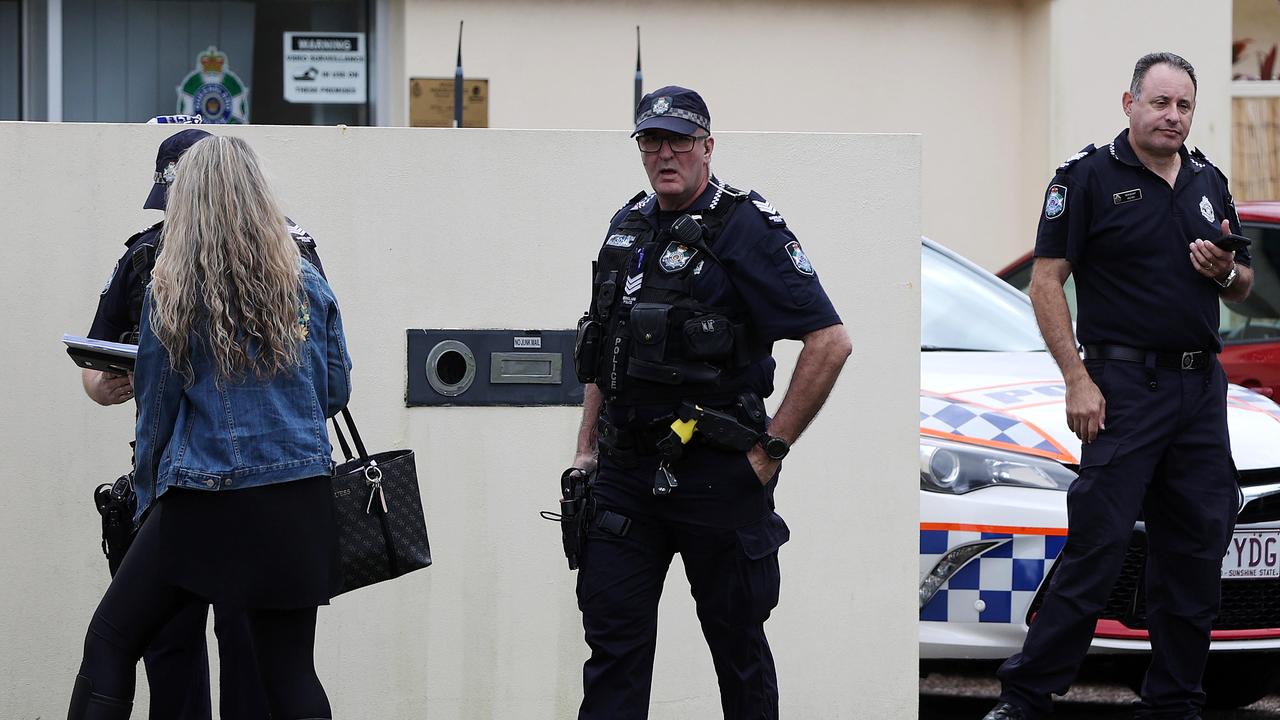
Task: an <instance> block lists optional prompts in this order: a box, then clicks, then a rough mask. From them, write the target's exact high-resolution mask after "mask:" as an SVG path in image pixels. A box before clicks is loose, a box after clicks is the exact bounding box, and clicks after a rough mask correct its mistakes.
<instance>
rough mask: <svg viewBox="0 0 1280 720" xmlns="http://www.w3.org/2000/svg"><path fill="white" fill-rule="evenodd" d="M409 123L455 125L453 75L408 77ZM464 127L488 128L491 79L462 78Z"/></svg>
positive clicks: (417, 125) (415, 125) (412, 124)
mask: <svg viewBox="0 0 1280 720" xmlns="http://www.w3.org/2000/svg"><path fill="white" fill-rule="evenodd" d="M409 126H410V127H453V78H451V77H450V78H410V79H409ZM462 126H463V127H489V80H488V78H481V79H476V78H463V80H462Z"/></svg>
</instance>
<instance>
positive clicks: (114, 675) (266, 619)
mask: <svg viewBox="0 0 1280 720" xmlns="http://www.w3.org/2000/svg"><path fill="white" fill-rule="evenodd" d="M148 525H150V526H151V527H150V528H148ZM154 525H155V524H154V523H144V524H143V527H142V530H141V531H139V533H138V537H137V539H136V540H134V543H133V545H132V546H131V547H130V548H129V553H128V555H126V556H125V559H124V562H123V563H122V564H121V565H120V569H119V571H117V572H116V575H115V577H114V578H113V579H112V581H111V585H110V587H108V588H107V592H106V594H105V595H104V596H103V597H102V601H101V602H100V603H98V609H97V610H96V611H95V612H94V613H93V620H92V621H90V623H89V632H88V633H87V634H86V636H85V640H84V659H83V660H82V661H81V663H80V674H81V675H83V676H85V677H86V678H88V679H89V681H90V682H91V683H92V684H93V691H94V692H95V693H98V694H101V695H107V696H109V697H113V698H118V699H121V700H131V699H133V690H134V684H135V682H136V680H135V671H136V668H137V664H138V660H139V659H140V658H141V657H142V653H143V650H144V649H145V648H146V647H147V645H149V644H150V643H151V640H152V638H154V637H155V635H156V633H157V632H159V631H160V629H161V628H162V627H163V626H164V624H165V623H166V622H168V621H169V620H170V619H171V618H173V617H174V616H175V615H177V614H178V613H180V612H182V611H183V610H185V609H187V608H188V607H189V606H191V605H193V604H202V603H208V602H209V600H208V599H207V598H201V597H199V596H197V595H195V594H193V593H191V592H188V591H187V590H184V589H182V588H180V587H177V586H175V585H172V584H170V583H168V582H167V581H166V580H165V579H164V578H163V577H162V572H161V568H163V567H164V566H165V564H167V563H169V562H173V561H175V558H173V557H171V556H170V555H168V554H167V551H169V549H167V548H165V547H162V546H161V544H160V543H159V542H158V540H159V538H158V537H157V535H156V532H155V530H156V528H155V526H154ZM149 530H150V531H149ZM179 561H180V560H179ZM248 614H249V627H250V631H251V634H252V636H253V645H254V651H255V653H256V654H257V657H258V668H259V673H260V674H261V676H262V684H263V686H264V688H265V689H266V693H267V702H268V705H269V706H270V708H271V716H272V718H273V720H301V719H302V718H328V717H330V714H331V711H330V709H329V698H328V697H327V696H326V695H325V692H324V688H323V687H322V686H321V685H320V678H318V677H317V676H316V670H315V662H314V658H313V652H314V649H315V638H316V608H314V607H308V608H301V609H288V610H268V609H250V610H249V611H248Z"/></svg>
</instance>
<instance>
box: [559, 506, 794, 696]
mask: <svg viewBox="0 0 1280 720" xmlns="http://www.w3.org/2000/svg"><path fill="white" fill-rule="evenodd" d="M676 492H679V490H677V491H676ZM606 511H608V512H612V511H609V509H608V508H607V507H601V508H599V509H598V510H597V513H596V518H597V521H596V522H593V523H592V526H591V529H590V531H589V533H588V537H587V542H586V547H585V551H584V553H583V558H582V564H581V566H580V567H579V569H578V588H577V591H578V607H579V608H580V609H581V610H582V624H583V628H584V629H585V630H586V639H587V644H588V645H589V646H590V648H591V657H590V659H589V660H587V662H586V664H585V665H584V667H583V671H582V679H583V689H584V695H583V700H582V706H581V708H580V709H579V712H578V718H579V720H630V719H632V718H636V719H642V718H646V717H648V714H649V692H650V686H651V684H652V681H653V661H654V651H655V648H656V641H657V632H658V600H659V598H660V597H661V595H662V585H663V581H664V580H665V578H666V575H667V569H668V568H669V567H670V565H671V560H672V557H673V555H674V554H675V553H679V554H680V558H681V560H682V561H683V563H684V570H685V575H686V576H688V579H689V586H690V591H691V593H692V595H693V599H694V603H695V605H696V607H697V614H698V620H699V621H700V622H701V625H702V633H703V636H704V637H705V639H706V642H707V646H708V648H710V650H711V658H712V664H713V665H714V667H715V671H716V676H717V678H718V680H719V685H720V703H721V706H722V708H723V710H724V716H725V718H748V717H750V718H761V719H765V720H767V719H770V718H777V717H778V679H777V674H776V672H775V670H774V664H773V654H772V653H771V652H770V650H769V642H768V640H766V639H765V634H764V621H765V620H766V619H768V617H769V613H770V612H771V611H772V610H773V608H774V607H776V606H777V604H778V590H779V585H780V577H779V573H778V547H779V546H780V545H781V544H782V543H783V542H785V540H786V536H787V529H786V524H785V523H783V521H782V518H781V517H779V516H778V515H777V514H774V513H770V514H769V515H768V516H767V517H765V518H763V519H761V520H759V521H757V522H755V523H753V524H751V525H747V526H744V527H741V528H736V529H734V528H718V527H707V526H703V525H697V524H692V523H686V522H680V521H674V520H670V519H665V518H656V517H653V516H646V515H640V514H638V513H635V512H632V511H627V512H626V513H625V516H626V517H628V518H629V519H630V520H631V524H630V527H629V528H628V529H627V532H626V534H625V535H618V534H617V533H616V532H613V531H611V530H610V529H608V528H607V527H601V523H600V519H601V518H602V517H608V516H607V515H604V513H605V512H606ZM615 529H616V528H615Z"/></svg>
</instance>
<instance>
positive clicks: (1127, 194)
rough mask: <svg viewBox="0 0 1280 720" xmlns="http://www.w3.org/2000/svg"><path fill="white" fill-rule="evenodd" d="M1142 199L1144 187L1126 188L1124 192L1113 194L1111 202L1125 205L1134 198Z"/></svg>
mask: <svg viewBox="0 0 1280 720" xmlns="http://www.w3.org/2000/svg"><path fill="white" fill-rule="evenodd" d="M1141 199H1142V188H1136V189H1134V190H1125V191H1124V192H1118V193H1116V194H1115V195H1112V196H1111V202H1112V204H1114V205H1123V204H1125V203H1128V202H1133V201H1134V200H1141Z"/></svg>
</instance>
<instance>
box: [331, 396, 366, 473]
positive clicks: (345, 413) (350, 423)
mask: <svg viewBox="0 0 1280 720" xmlns="http://www.w3.org/2000/svg"><path fill="white" fill-rule="evenodd" d="M342 419H343V421H344V422H346V424H347V429H348V430H349V431H350V432H351V440H352V441H353V442H354V443H355V445H356V452H358V453H360V455H359V458H360V459H361V460H363V459H365V458H367V457H369V453H368V452H367V451H366V450H365V449H364V441H363V440H361V439H360V431H359V430H357V429H356V421H355V420H354V419H352V417H351V411H350V410H349V409H347V408H342ZM329 420H330V421H332V422H333V431H334V432H335V433H337V435H338V445H339V446H340V447H341V448H342V455H343V457H345V458H346V459H347V460H354V459H355V458H354V457H352V455H351V446H350V445H348V444H347V438H346V436H345V435H343V434H342V427H341V426H339V425H338V416H336V415H335V416H333V417H331V418H329Z"/></svg>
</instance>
